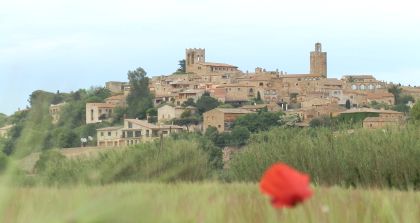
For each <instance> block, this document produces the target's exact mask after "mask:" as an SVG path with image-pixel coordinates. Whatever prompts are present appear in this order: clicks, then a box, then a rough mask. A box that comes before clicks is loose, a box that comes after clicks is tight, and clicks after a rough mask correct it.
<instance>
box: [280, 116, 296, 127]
mask: <svg viewBox="0 0 420 223" xmlns="http://www.w3.org/2000/svg"><path fill="white" fill-rule="evenodd" d="M298 122H300V117H299V115H298V114H289V115H281V116H280V119H279V120H278V123H279V124H280V125H281V126H282V127H283V128H291V127H295V126H296V124H297V123H298Z"/></svg>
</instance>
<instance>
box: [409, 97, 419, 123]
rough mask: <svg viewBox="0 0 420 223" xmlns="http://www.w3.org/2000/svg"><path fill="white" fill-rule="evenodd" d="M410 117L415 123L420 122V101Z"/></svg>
mask: <svg viewBox="0 0 420 223" xmlns="http://www.w3.org/2000/svg"><path fill="white" fill-rule="evenodd" d="M410 117H411V118H412V119H413V120H415V121H420V101H418V102H417V103H416V104H415V105H414V106H413V108H412V109H411V111H410Z"/></svg>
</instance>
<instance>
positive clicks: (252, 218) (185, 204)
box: [0, 183, 420, 223]
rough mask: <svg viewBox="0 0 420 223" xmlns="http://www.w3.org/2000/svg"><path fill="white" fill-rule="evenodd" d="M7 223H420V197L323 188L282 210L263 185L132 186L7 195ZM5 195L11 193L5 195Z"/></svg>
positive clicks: (33, 189)
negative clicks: (260, 187) (273, 203)
mask: <svg viewBox="0 0 420 223" xmlns="http://www.w3.org/2000/svg"><path fill="white" fill-rule="evenodd" d="M2 190H3V191H4V190H7V194H9V196H7V198H1V199H0V201H2V202H3V205H2V207H3V208H2V209H3V210H1V211H2V213H1V218H0V222H5V223H8V222H25V223H26V222H32V223H38V222H43V223H49V222H54V223H59V222H69V223H73V222H74V223H76V222H153V223H154V222H165V223H167V222H253V223H255V222H382V223H383V222H420V192H413V191H394V190H362V189H343V188H339V187H333V188H316V189H315V194H314V197H313V198H312V199H310V200H309V201H308V202H306V203H305V204H303V205H300V206H298V207H297V208H295V209H288V210H283V211H281V212H279V211H277V210H274V209H273V208H272V207H271V206H270V204H269V200H268V198H267V197H264V196H262V195H261V194H260V192H259V190H258V185H257V184H239V183H234V184H221V183H191V184H187V183H181V184H163V183H127V184H123V183H120V184H112V185H107V186H76V187H64V188H54V187H28V188H23V187H22V188H13V189H10V188H2ZM2 194H4V193H2Z"/></svg>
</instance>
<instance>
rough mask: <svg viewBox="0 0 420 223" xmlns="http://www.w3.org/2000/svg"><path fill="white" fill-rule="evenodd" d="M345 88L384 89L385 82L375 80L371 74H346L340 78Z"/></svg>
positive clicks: (358, 89)
mask: <svg viewBox="0 0 420 223" xmlns="http://www.w3.org/2000/svg"><path fill="white" fill-rule="evenodd" d="M342 80H343V81H344V82H345V89H346V90H353V91H376V90H382V89H386V87H387V86H386V83H385V82H383V81H378V80H376V78H375V77H373V76H372V75H346V76H344V77H343V78H342Z"/></svg>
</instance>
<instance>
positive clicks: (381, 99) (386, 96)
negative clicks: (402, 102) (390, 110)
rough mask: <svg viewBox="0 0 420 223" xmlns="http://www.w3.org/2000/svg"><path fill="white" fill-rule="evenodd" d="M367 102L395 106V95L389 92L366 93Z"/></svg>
mask: <svg viewBox="0 0 420 223" xmlns="http://www.w3.org/2000/svg"><path fill="white" fill-rule="evenodd" d="M366 97H367V102H368V103H371V102H373V101H376V102H378V103H385V104H387V105H394V104H395V97H394V95H393V94H391V93H389V92H375V93H371V92H368V93H366Z"/></svg>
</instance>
